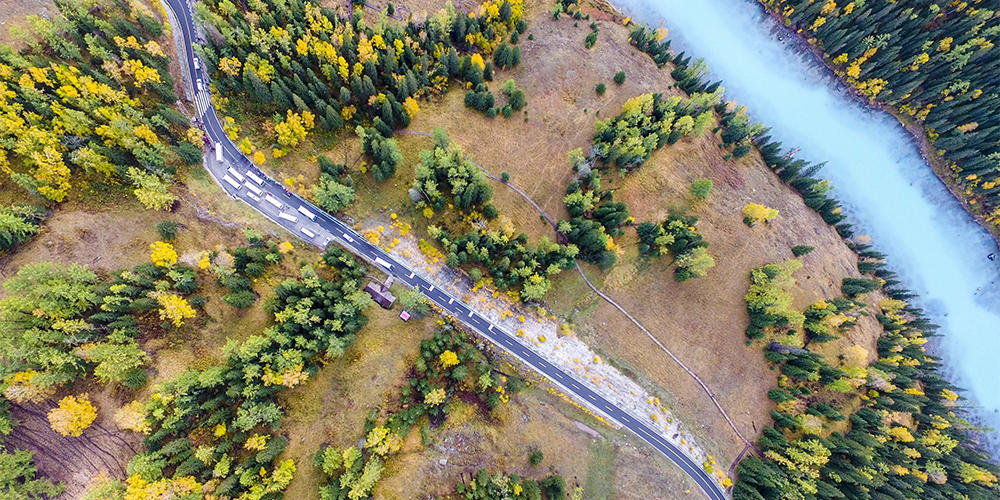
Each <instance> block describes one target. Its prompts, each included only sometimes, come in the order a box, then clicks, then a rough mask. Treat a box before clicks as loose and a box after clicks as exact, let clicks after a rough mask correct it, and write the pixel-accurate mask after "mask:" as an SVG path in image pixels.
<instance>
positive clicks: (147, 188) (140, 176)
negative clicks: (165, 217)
mask: <svg viewBox="0 0 1000 500" xmlns="http://www.w3.org/2000/svg"><path fill="white" fill-rule="evenodd" d="M128 177H129V179H131V180H132V184H133V185H134V186H135V189H134V190H132V193H133V194H135V197H136V199H137V200H139V203H142V205H143V206H144V207H146V209H148V210H169V209H170V208H171V207H172V206H173V205H174V202H175V201H177V197H176V196H174V195H173V194H171V193H170V192H169V191H168V187H169V186H168V185H167V183H166V182H164V181H163V180H162V179H160V178H159V177H157V176H156V175H153V174H150V173H146V172H143V171H142V170H139V169H137V168H135V167H129V168H128Z"/></svg>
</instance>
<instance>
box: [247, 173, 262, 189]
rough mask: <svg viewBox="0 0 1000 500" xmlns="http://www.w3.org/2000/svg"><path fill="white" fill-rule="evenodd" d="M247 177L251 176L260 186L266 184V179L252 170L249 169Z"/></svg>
mask: <svg viewBox="0 0 1000 500" xmlns="http://www.w3.org/2000/svg"><path fill="white" fill-rule="evenodd" d="M247 177H249V178H250V180H252V181H254V182H256V183H257V185H258V186H261V185H263V184H264V179H261V178H260V177H257V174H255V173H253V171H252V170H247Z"/></svg>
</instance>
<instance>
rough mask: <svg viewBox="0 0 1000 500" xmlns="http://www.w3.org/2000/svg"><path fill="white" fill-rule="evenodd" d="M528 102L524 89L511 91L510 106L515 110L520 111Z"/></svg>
mask: <svg viewBox="0 0 1000 500" xmlns="http://www.w3.org/2000/svg"><path fill="white" fill-rule="evenodd" d="M527 104H528V99H527V98H526V97H525V96H524V91H523V90H521V89H514V91H513V92H511V93H510V107H511V108H513V109H514V111H520V110H521V108H523V107H524V106H525V105H527Z"/></svg>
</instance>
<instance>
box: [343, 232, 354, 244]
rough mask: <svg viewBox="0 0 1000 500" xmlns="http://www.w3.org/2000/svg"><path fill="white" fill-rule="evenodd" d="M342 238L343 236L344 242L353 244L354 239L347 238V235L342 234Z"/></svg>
mask: <svg viewBox="0 0 1000 500" xmlns="http://www.w3.org/2000/svg"><path fill="white" fill-rule="evenodd" d="M343 236H344V241H346V242H348V243H354V238H351V237H350V236H348V234H347V233H344V234H343Z"/></svg>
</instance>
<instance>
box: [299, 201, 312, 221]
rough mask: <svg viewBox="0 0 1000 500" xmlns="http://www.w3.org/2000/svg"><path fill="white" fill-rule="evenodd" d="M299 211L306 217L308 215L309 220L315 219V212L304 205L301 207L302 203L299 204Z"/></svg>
mask: <svg viewBox="0 0 1000 500" xmlns="http://www.w3.org/2000/svg"><path fill="white" fill-rule="evenodd" d="M299 213H300V214H302V215H305V216H306V217H309V220H316V214H314V213H312V212H310V211H309V210H308V209H306V207H303V206H302V205H299Z"/></svg>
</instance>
